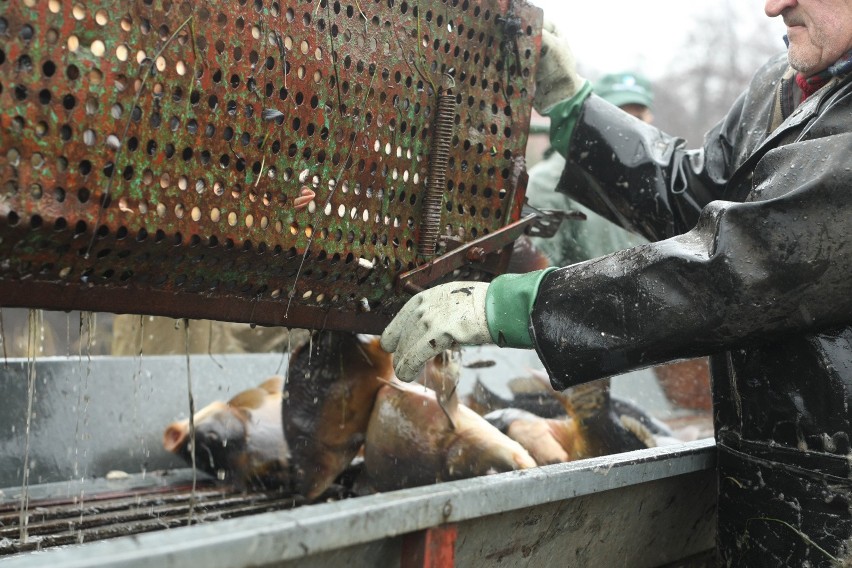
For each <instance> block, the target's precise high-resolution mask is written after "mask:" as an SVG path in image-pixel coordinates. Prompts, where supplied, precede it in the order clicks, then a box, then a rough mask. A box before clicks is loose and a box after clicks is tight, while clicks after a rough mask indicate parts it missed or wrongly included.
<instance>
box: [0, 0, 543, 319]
mask: <svg viewBox="0 0 852 568" xmlns="http://www.w3.org/2000/svg"><path fill="white" fill-rule="evenodd" d="M540 27H541V11H540V10H539V9H538V8H535V7H533V6H530V5H528V4H526V3H524V2H513V1H511V0H428V1H427V0H423V1H417V2H412V1H408V0H405V1H399V0H374V1H371V0H352V2H348V1H343V2H341V1H339V0H338V1H333V2H332V1H329V0H311V1H303V2H296V1H290V2H279V1H270V0H213V1H207V2H199V1H194V2H190V1H187V0H184V1H179V0H178V1H171V0H133V1H124V0H122V1H118V0H101V1H97V0H81V1H78V2H75V1H73V0H21V1H16V2H0V305H4V306H27V307H41V308H48V309H88V310H99V311H111V312H117V313H148V314H160V315H170V316H174V317H204V318H210V319H216V320H228V321H244V322H252V323H259V324H265V325H291V326H301V327H328V328H337V329H352V330H358V331H374V332H375V331H378V330H381V329H382V328H383V326H384V324H385V323H386V322H387V321H388V319H389V318H390V316H391V315H392V314H393V313H395V311H396V310H397V309H398V307H399V306H400V305H401V303H402V302H403V301H404V300H405V299H406V294H404V293H402V292H401V291H398V290H397V289H396V288H395V287H394V285H393V283H394V278H395V277H396V275H398V274H400V273H403V272H406V271H411V270H414V269H416V268H417V267H420V266H422V265H424V264H425V263H427V262H430V261H432V260H437V259H438V258H440V257H441V256H442V255H447V254H452V253H451V252H448V250H447V247H446V246H445V245H446V242H448V241H447V238H449V241H451V242H454V243H455V244H456V246H457V245H458V243H468V242H471V241H473V240H476V239H482V238H483V237H486V238H487V235H489V234H490V233H492V232H495V231H498V230H499V229H500V228H502V227H504V226H506V225H508V224H510V223H511V222H512V221H516V220H518V219H519V217H520V205H521V203H522V201H523V195H524V191H525V174H524V171H523V169H524V167H523V155H524V147H525V145H526V138H527V127H528V122H529V115H530V101H531V98H532V92H531V91H532V88H533V82H532V80H533V77H534V75H535V64H536V62H537V54H538V46H539V45H540ZM439 105H441V108H442V110H441V112H439V111H438V108H439ZM438 115H440V116H438ZM436 133H437V134H436ZM438 138H440V139H441V140H443V144H444V146H443V147H441V146H440V144H439V143H440V142H441V140H437V139H438ZM436 140H437V141H436ZM435 156H440V157H439V158H437V159H435ZM436 166H437V168H438V169H437V170H436V169H435V168H436ZM430 172H431V178H432V179H433V180H435V179H439V180H440V179H443V180H445V181H443V184H442V185H443V187H438V188H437V191H438V193H439V195H437V196H436V195H434V194H433V195H432V196H431V197H427V195H426V193H427V192H426V188H427V184H428V182H429V180H430ZM433 185H434V184H433ZM306 191H311V192H313V194H314V195H315V197H314V199H313V201H312V202H311V203H310V204H308V205H307V206H306V207H303V208H297V207H296V203H295V201H296V199H297V198H298V197H299V196H300V195H302V194H303V193H305V192H306ZM430 200H431V204H427V205H424V202H427V201H430ZM436 200H437V201H436ZM436 203H437V207H435V204H436ZM427 207H431V208H432V210H433V213H432V216H431V217H430V219H431V220H427V221H424V219H426V218H427V217H428V216H427V215H426V214H425V210H426V209H427ZM435 210H437V212H438V213H437V217H436V216H435V213H434V211H435ZM435 225H437V230H436V228H435ZM430 232H431V233H435V234H439V235H440V236H441V237H442V238H439V239H437V245H436V246H437V250H436V251H435V254H434V256H430V251H429V250H428V247H427V249H426V251H425V253H424V254H421V252H423V251H424V249H423V245H422V242H423V240H424V235H425V236H426V237H428V236H429V234H430ZM432 238H433V239H434V238H435V237H434V236H433V237H432ZM427 240H428V239H427ZM502 264H503V265H505V263H502ZM486 277H487V276H486Z"/></svg>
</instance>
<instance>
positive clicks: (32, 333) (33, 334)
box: [19, 310, 44, 544]
mask: <svg viewBox="0 0 852 568" xmlns="http://www.w3.org/2000/svg"><path fill="white" fill-rule="evenodd" d="M43 317H44V314H43V313H42V311H41V310H30V311H29V313H28V314H27V327H28V329H27V331H28V333H27V417H26V427H25V429H24V438H25V441H24V476H23V483H22V485H21V516H20V520H19V528H20V536H19V538H20V540H21V543H22V544H26V543H27V538H28V535H27V526H28V524H29V507H30V492H29V491H30V487H29V486H30V429H31V427H32V417H33V399H34V398H35V384H36V357H37V355H36V353H37V352H38V350H37V349H36V343H37V342H38V339H39V336H38V331H37V330H38V329H39V327H40V325H41V323H42V321H41V320H42V318H43Z"/></svg>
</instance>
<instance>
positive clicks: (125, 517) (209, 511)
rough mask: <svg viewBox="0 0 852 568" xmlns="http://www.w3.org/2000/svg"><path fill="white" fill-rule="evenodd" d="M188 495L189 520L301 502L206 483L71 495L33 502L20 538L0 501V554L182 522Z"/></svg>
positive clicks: (13, 509) (12, 511) (10, 510)
mask: <svg viewBox="0 0 852 568" xmlns="http://www.w3.org/2000/svg"><path fill="white" fill-rule="evenodd" d="M190 499H192V500H193V505H192V507H193V515H192V522H193V524H197V523H205V522H212V521H217V520H221V519H229V518H234V517H241V516H245V515H251V514H256V513H263V512H268V511H277V510H283V509H292V508H294V507H297V506H300V505H303V504H304V500H303V499H302V498H301V497H299V496H293V495H285V494H282V493H275V492H267V493H262V492H261V493H241V492H237V491H234V490H233V489H226V488H221V487H215V486H213V485H212V484H211V483H209V482H207V483H205V484H201V485H199V488H198V489H197V490H196V492H195V494H194V495H193V494H192V492H191V488H190V487H189V486H180V487H178V486H176V487H157V488H150V489H144V490H134V491H126V492H114V493H102V494H96V495H90V496H86V499H85V501H84V502H83V503H82V504H81V503H79V502H77V501H76V500H75V499H50V500H42V501H33V502H31V503H30V507H29V514H28V523H27V531H26V532H27V537H26V538H25V539H22V538H21V530H20V504H18V503H8V504H5V505H0V556H5V555H10V554H16V553H19V552H29V551H34V550H41V549H45V548H51V547H54V546H62V545H67V544H80V543H85V542H93V541H97V540H104V539H108V538H115V537H119V536H127V535H133V534H141V533H145V532H151V531H156V530H162V529H167V528H174V527H181V526H187V525H188V524H189V509H190Z"/></svg>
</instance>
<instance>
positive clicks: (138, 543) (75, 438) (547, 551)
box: [0, 354, 716, 568]
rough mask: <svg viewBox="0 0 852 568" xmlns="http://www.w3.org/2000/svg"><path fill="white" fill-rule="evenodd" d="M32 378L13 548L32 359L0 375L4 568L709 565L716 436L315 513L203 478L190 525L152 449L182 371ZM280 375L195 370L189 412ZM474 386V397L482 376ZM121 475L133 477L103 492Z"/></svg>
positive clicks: (182, 479)
mask: <svg viewBox="0 0 852 568" xmlns="http://www.w3.org/2000/svg"><path fill="white" fill-rule="evenodd" d="M35 364H36V376H37V380H36V390H35V393H34V394H35V396H34V405H33V408H34V414H33V418H32V420H31V432H30V445H31V449H30V453H29V455H30V458H31V460H33V461H34V462H35V463H31V470H30V483H31V485H30V486H29V487H28V488H27V491H28V494H29V501H30V509H29V513H30V514H29V524H28V533H29V543H21V542H16V539H18V528H17V525H16V523H17V522H18V518H19V516H20V515H19V508H20V505H19V504H20V497H21V494H22V485H21V468H20V465H21V460H22V457H23V455H24V452H23V448H24V446H23V444H24V443H25V436H24V428H23V424H24V422H25V420H24V419H25V416H24V415H23V414H22V408H24V405H23V404H22V401H23V400H25V397H26V394H27V391H26V380H25V377H26V373H27V371H28V366H29V363H28V362H27V361H26V360H10V361H9V362H8V363H7V364H6V365H2V364H0V394H2V395H3V397H2V400H4V401H6V402H5V404H6V407H5V408H4V412H3V413H0V433H3V434H2V435H0V455H2V456H4V459H3V460H2V461H0V465H2V467H0V476H2V480H0V486H3V487H5V488H4V489H3V490H2V496H0V500H2V501H3V502H5V503H6V506H5V508H4V507H2V506H0V522H2V523H3V525H4V527H5V528H3V529H0V531H5V532H0V535H2V536H0V544H2V546H0V554H3V553H5V554H8V556H6V557H5V558H4V560H3V562H4V565H8V566H13V567H14V566H39V567H41V566H46V565H50V564H57V565H62V566H67V567H77V566H80V567H82V566H122V567H130V566H145V567H146V568H147V567H148V566H151V565H156V566H175V567H177V566H189V565H197V566H204V567H205V568H215V567H219V566H222V567H224V566H271V565H275V566H300V567H303V566H341V565H352V566H401V567H408V566H424V565H430V564H429V562H430V561H431V562H433V564H431V565H441V566H452V565H457V566H519V565H523V566H554V565H559V566H566V565H571V566H615V565H623V566H631V567H633V566H636V567H641V566H665V565H669V564H672V563H677V564H676V565H678V566H705V565H711V564H709V562H710V561H711V559H712V556H711V555H712V548H713V539H714V526H715V493H716V492H715V488H716V485H715V475H714V472H713V469H714V466H715V448H714V445H713V441H712V440H702V441H697V442H691V443H688V444H682V445H678V446H666V447H661V448H655V449H651V450H643V451H638V452H631V453H625V454H620V455H615V456H608V457H604V458H597V459H592V460H584V461H578V462H573V463H567V464H560V465H555V466H548V467H543V468H537V469H534V470H527V471H522V472H516V473H510V474H500V475H493V476H487V477H480V478H476V479H469V480H463V481H458V482H452V483H443V484H439V485H434V486H429V487H420V488H415V489H410V490H404V491H397V492H390V493H385V494H378V495H371V496H366V497H357V498H350V499H341V500H336V501H334V502H327V503H322V504H315V505H307V506H305V505H304V504H303V503H302V502H301V501H299V500H298V499H295V500H294V499H292V498H289V497H285V496H282V495H278V494H275V493H274V492H272V493H268V494H259V493H251V494H241V493H234V492H233V491H230V492H229V491H228V490H225V489H221V488H217V487H215V486H214V485H213V484H212V481H211V480H209V479H206V478H202V479H201V480H200V482H199V489H198V492H197V493H196V495H195V497H194V507H195V514H194V516H193V519H194V520H195V521H197V522H199V524H196V525H193V526H186V525H187V519H188V518H189V516H188V514H187V513H188V507H189V499H190V493H189V482H190V479H191V476H190V475H189V470H186V469H182V466H181V463H180V462H179V461H176V460H175V459H174V458H173V456H170V455H169V454H166V453H165V451H164V450H162V448H161V446H160V445H159V438H160V435H161V432H162V428H163V426H164V425H165V423H166V422H167V421H168V420H171V419H174V418H177V417H180V416H181V415H182V414H183V415H185V414H186V403H185V400H186V376H185V375H186V368H187V359H186V358H185V357H182V356H163V357H147V358H143V360H139V359H133V358H93V359H91V360H88V359H87V358H86V357H71V358H51V359H48V360H41V361H37V362H36V363H35ZM282 365H283V368H286V358H285V357H282V355H280V354H278V355H274V354H273V355H231V356H217V357H216V359H213V358H211V357H209V356H206V355H196V356H192V357H190V359H189V366H190V368H191V373H192V380H193V388H194V395H195V398H196V401H197V403H198V404H199V405H202V404H206V403H207V402H209V401H210V400H212V399H216V398H219V399H223V398H228V397H230V396H231V395H232V394H234V393H235V392H237V391H238V390H241V389H242V388H245V387H247V386H251V385H253V384H255V383H257V382H258V381H259V379H261V378H262V377H264V376H266V375H268V374H272V373H274V372H275V371H276V370H277V369H279V368H281V367H282ZM491 370H493V368H492V369H489V371H491ZM464 372H465V373H466V375H465V376H463V377H462V379H463V384H465V385H468V384H470V383H471V378H472V377H471V376H470V375H471V374H475V373H482V372H483V371H482V370H472V369H465V371H464ZM222 385H227V386H225V387H223V386H222ZM78 401H86V402H85V404H86V405H87V406H86V407H85V408H81V409H80V412H79V413H78V412H77V409H76V408H75V405H77V404H78ZM16 409H17V410H16ZM78 417H79V418H78ZM78 420H79V423H78V422H77V421H78ZM134 468H135V469H134ZM145 468H147V470H148V471H147V473H144V474H143V473H141V472H142V470H143V469H145ZM111 469H121V470H124V471H126V472H127V473H128V474H129V477H127V478H125V479H121V480H111V479H105V475H106V473H107V471H109V470H111ZM97 539H108V540H101V541H100V542H90V541H93V540H97ZM80 540H82V541H83V544H74V543H77V542H80ZM63 545H68V546H63ZM50 546H55V548H48V547H50ZM3 547H5V549H4V548H3ZM39 547H42V548H46V550H41V551H35V549H37V548H39ZM439 559H442V560H441V561H443V562H444V563H443V564H440V563H438V564H435V563H434V562H437V561H438V560H439ZM689 562H693V563H691V564H690V563H689ZM705 562H706V564H705ZM453 563H454V564H453Z"/></svg>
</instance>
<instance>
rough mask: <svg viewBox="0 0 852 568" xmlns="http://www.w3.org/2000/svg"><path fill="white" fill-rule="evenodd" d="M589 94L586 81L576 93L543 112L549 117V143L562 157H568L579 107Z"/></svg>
mask: <svg viewBox="0 0 852 568" xmlns="http://www.w3.org/2000/svg"><path fill="white" fill-rule="evenodd" d="M591 94H592V84H591V83H590V82H589V81H586V82H585V83H583V86H582V87H580V90H579V91H577V94H576V95H574V96H573V97H571V98H570V99H565V100H564V101H561V102H558V103H556V104H555V105H553V107H552V108H550V109H548V110H547V112H545V113H544V114H545V115H547V116H549V117H550V145H551V146H553V148H554V149H555V150H556V151H557V152H559V153H560V154H562V157H563V158H567V157H568V148H569V146H570V144H571V135H572V134H574V127H575V126H577V121H578V120H580V109H582V108H583V103H584V102H586V99H587V98H589V95H591Z"/></svg>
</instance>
